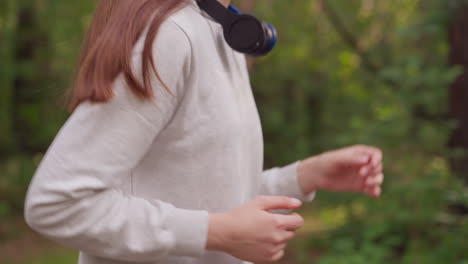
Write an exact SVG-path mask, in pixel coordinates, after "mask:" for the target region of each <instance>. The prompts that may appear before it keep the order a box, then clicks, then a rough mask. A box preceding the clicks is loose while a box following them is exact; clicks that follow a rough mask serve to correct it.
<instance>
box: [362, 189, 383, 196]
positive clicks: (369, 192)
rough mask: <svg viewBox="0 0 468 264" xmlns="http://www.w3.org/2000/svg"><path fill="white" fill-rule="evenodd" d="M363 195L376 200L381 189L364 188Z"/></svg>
mask: <svg viewBox="0 0 468 264" xmlns="http://www.w3.org/2000/svg"><path fill="white" fill-rule="evenodd" d="M365 193H366V194H367V195H369V196H370V197H373V198H378V197H379V196H380V194H381V193H382V189H381V188H380V186H374V187H369V188H366V191H365Z"/></svg>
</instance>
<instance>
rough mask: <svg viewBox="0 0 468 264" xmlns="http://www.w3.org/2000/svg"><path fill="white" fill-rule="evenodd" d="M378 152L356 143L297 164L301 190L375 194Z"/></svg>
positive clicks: (378, 175)
mask: <svg viewBox="0 0 468 264" xmlns="http://www.w3.org/2000/svg"><path fill="white" fill-rule="evenodd" d="M383 179H384V175H383V165H382V151H381V150H380V149H378V148H376V147H371V146H364V145H356V146H352V147H347V148H343V149H339V150H334V151H330V152H325V153H323V154H321V155H318V156H313V157H310V158H308V159H306V160H303V161H301V162H300V163H299V166H298V180H299V184H300V186H301V189H302V191H303V192H304V193H310V192H312V191H315V190H319V189H323V190H328V191H349V192H362V193H365V194H367V195H369V196H371V197H375V198H377V197H379V196H380V193H381V187H380V186H381V184H382V182H383Z"/></svg>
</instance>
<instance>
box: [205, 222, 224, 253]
mask: <svg viewBox="0 0 468 264" xmlns="http://www.w3.org/2000/svg"><path fill="white" fill-rule="evenodd" d="M227 219H228V218H227V217H226V214H210V215H209V220H208V239H207V242H206V249H207V250H216V251H225V250H224V246H225V245H226V243H224V241H225V237H226V234H225V232H226V230H229V228H228V227H227Z"/></svg>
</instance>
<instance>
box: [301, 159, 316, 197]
mask: <svg viewBox="0 0 468 264" xmlns="http://www.w3.org/2000/svg"><path fill="white" fill-rule="evenodd" d="M319 164H320V155H318V156H313V157H310V158H307V159H305V160H303V161H300V162H299V165H298V167H297V177H298V182H299V186H300V187H301V190H302V192H303V193H304V194H306V195H307V194H309V193H311V192H314V191H317V190H319V189H321V186H322V173H321V172H320V166H319Z"/></svg>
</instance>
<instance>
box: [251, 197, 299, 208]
mask: <svg viewBox="0 0 468 264" xmlns="http://www.w3.org/2000/svg"><path fill="white" fill-rule="evenodd" d="M254 202H255V204H256V205H257V206H258V207H259V208H260V209H262V210H265V211H269V210H281V209H286V210H292V209H296V208H298V207H300V206H301V205H302V202H301V201H300V200H299V199H296V198H290V197H287V196H258V197H257V198H255V201H254Z"/></svg>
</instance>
